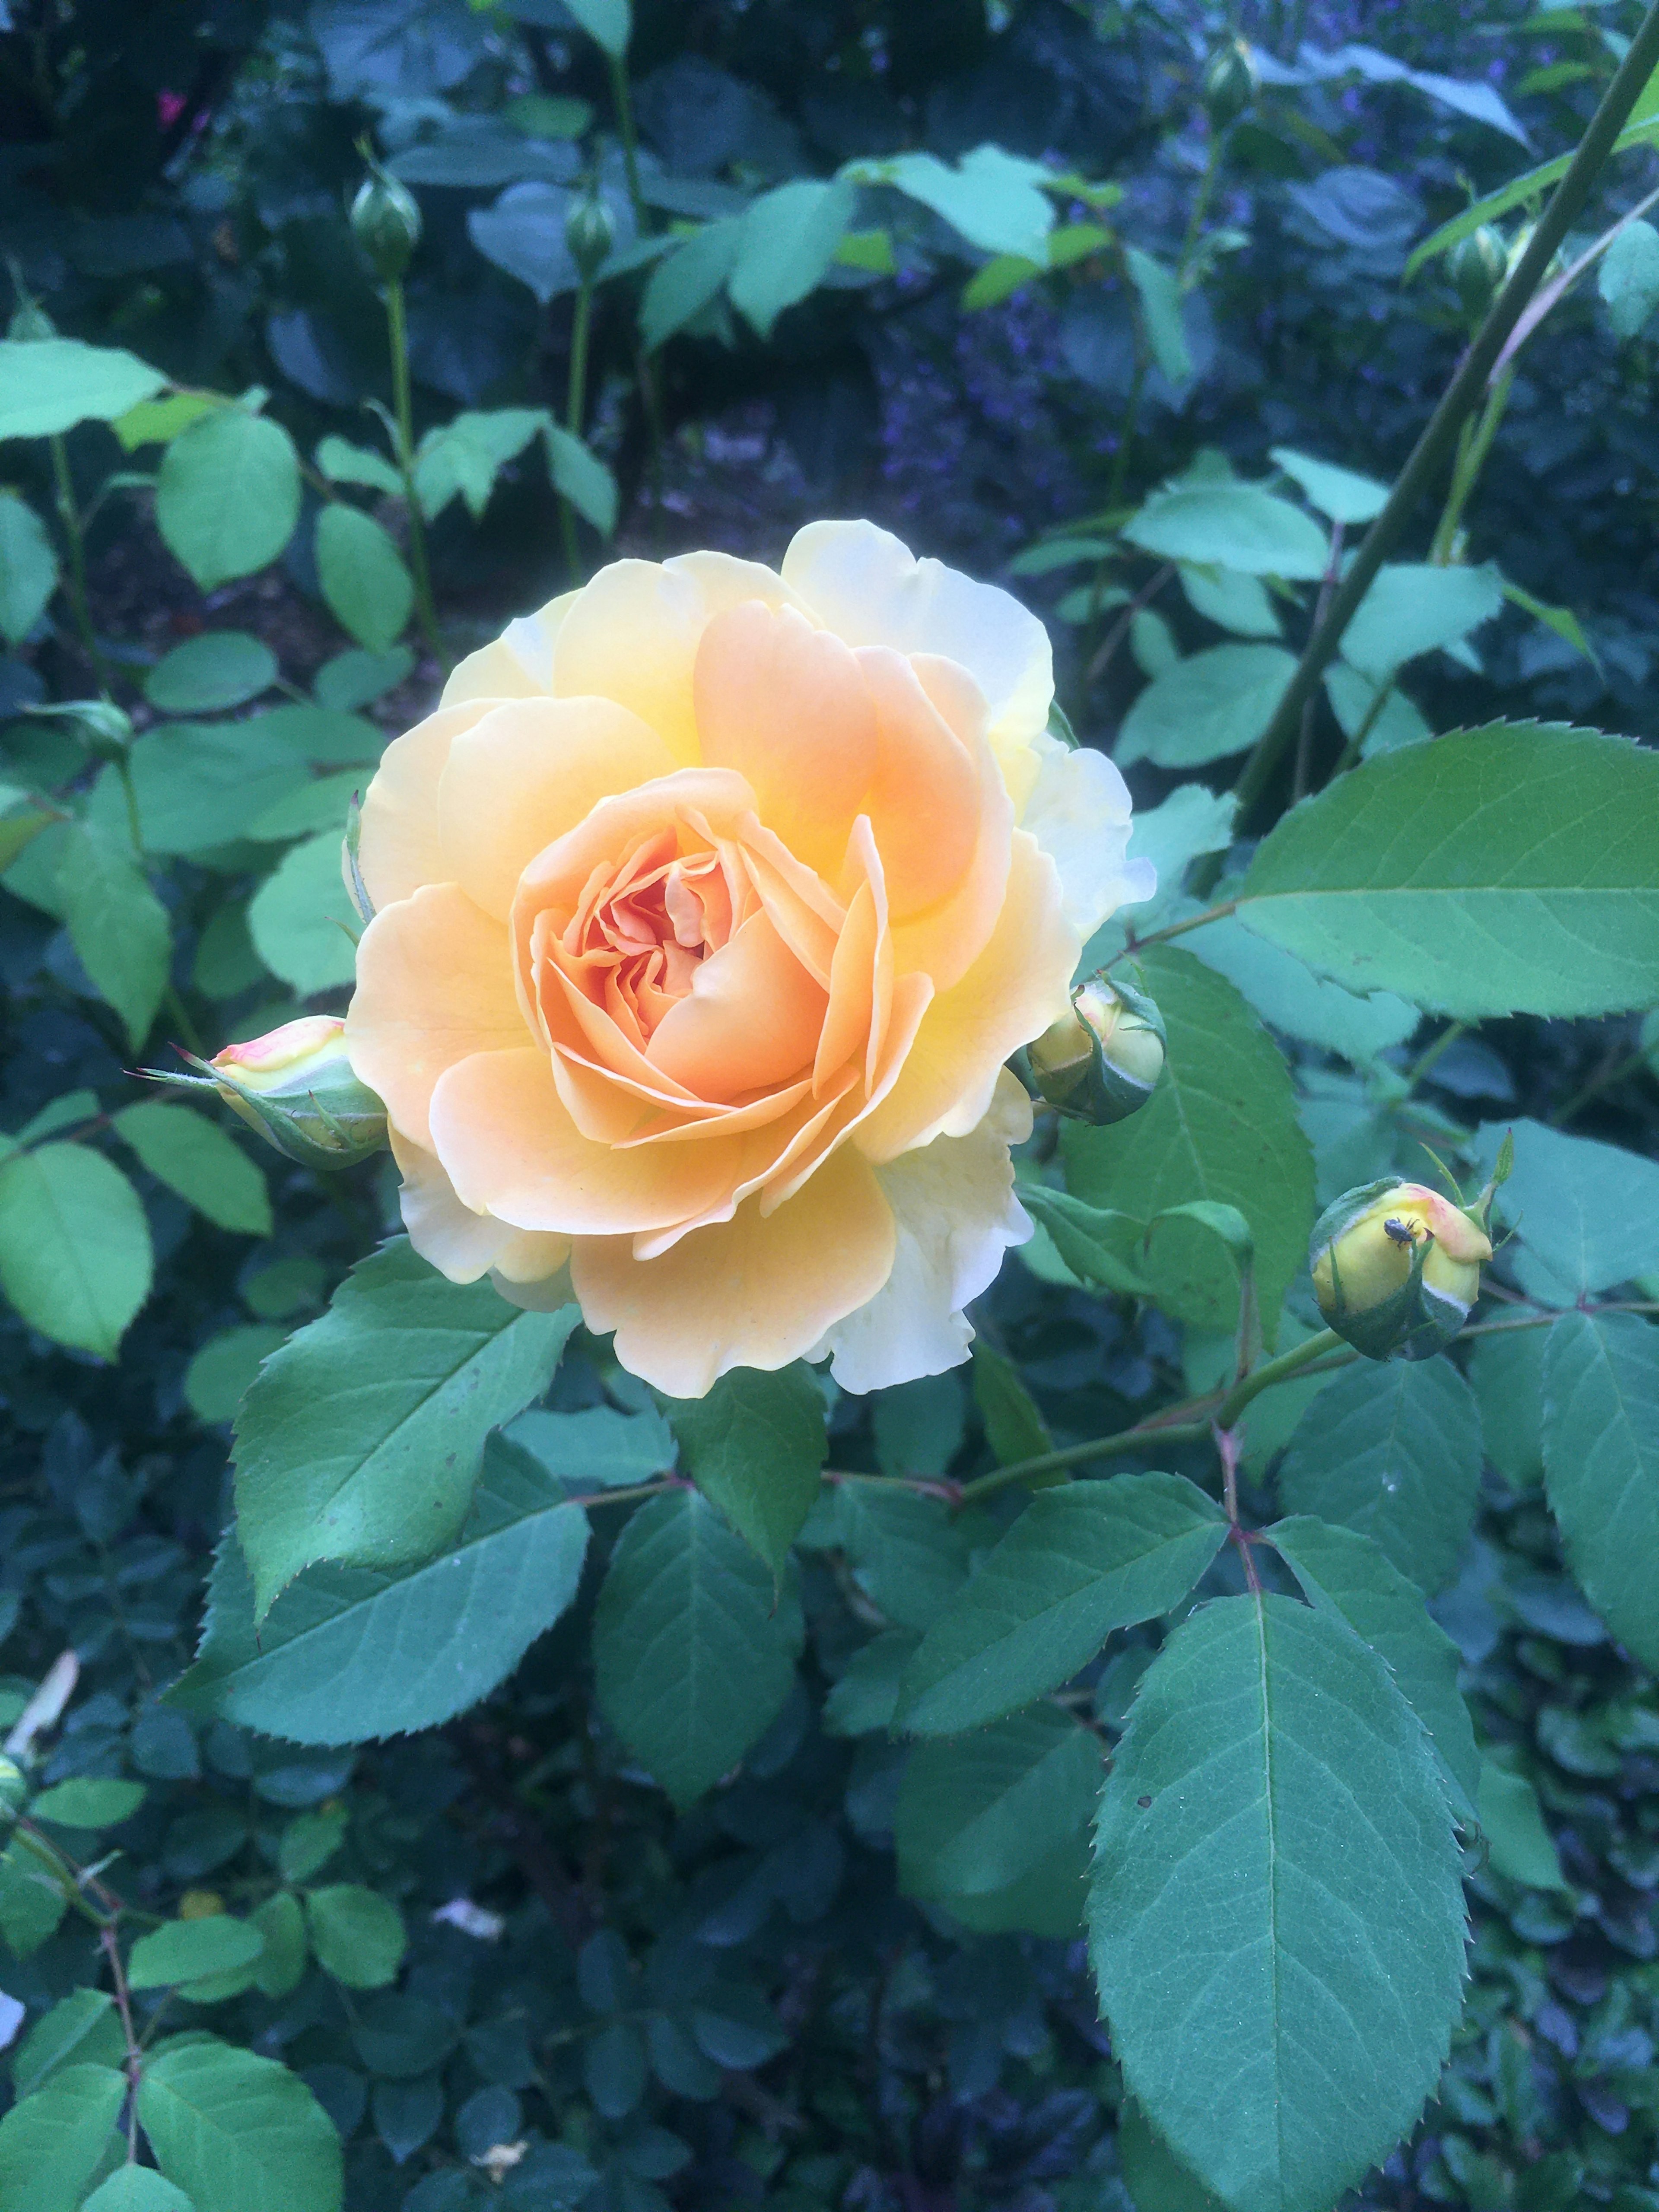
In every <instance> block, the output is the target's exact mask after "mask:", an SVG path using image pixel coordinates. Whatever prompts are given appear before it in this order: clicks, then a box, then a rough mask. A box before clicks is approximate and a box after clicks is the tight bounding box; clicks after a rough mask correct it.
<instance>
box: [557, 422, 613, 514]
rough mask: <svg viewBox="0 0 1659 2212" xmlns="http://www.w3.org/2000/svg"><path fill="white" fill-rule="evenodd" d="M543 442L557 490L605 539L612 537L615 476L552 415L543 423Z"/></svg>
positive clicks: (596, 455) (595, 454) (597, 456)
mask: <svg viewBox="0 0 1659 2212" xmlns="http://www.w3.org/2000/svg"><path fill="white" fill-rule="evenodd" d="M542 445H543V447H544V450H545V452H546V454H547V471H548V474H549V475H550V477H552V479H553V489H554V490H555V491H557V492H562V494H563V495H564V496H565V498H566V499H568V501H570V504H571V505H572V507H574V508H575V510H576V512H577V513H578V514H580V516H581V518H582V520H583V521H584V522H591V523H592V526H593V527H594V529H595V530H597V531H598V532H599V535H600V537H601V538H609V537H610V536H611V533H612V532H613V531H614V530H615V529H616V527H617V479H616V478H615V477H613V476H612V475H611V471H610V470H609V469H608V468H607V467H606V466H605V463H604V462H603V461H602V460H601V459H599V455H598V454H597V453H593V452H592V451H591V450H590V449H589V448H588V447H586V446H585V445H584V444H583V443H582V441H581V440H580V438H578V437H577V436H575V435H574V433H573V432H571V431H569V430H562V429H561V428H559V425H558V424H557V423H556V422H553V421H552V420H551V419H549V420H548V421H547V422H544V423H543V425H542Z"/></svg>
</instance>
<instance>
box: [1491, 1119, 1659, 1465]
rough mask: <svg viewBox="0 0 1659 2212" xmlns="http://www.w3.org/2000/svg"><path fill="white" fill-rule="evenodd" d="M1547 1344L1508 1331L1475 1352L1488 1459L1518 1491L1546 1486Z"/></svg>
mask: <svg viewBox="0 0 1659 2212" xmlns="http://www.w3.org/2000/svg"><path fill="white" fill-rule="evenodd" d="M1626 1157H1628V1155H1626ZM1546 1347H1547V1336H1546V1333H1545V1332H1544V1330H1542V1329H1541V1328H1505V1329H1498V1330H1495V1331H1494V1332H1493V1333H1492V1334H1491V1335H1490V1336H1478V1337H1476V1339H1475V1340H1474V1343H1473V1344H1472V1345H1471V1346H1470V1347H1469V1381H1470V1383H1471V1384H1472V1385H1473V1386H1474V1398H1475V1403H1476V1404H1477V1405H1478V1406H1479V1407H1480V1429H1481V1435H1482V1437H1483V1439H1484V1442H1485V1444H1486V1457H1487V1458H1488V1459H1489V1460H1490V1461H1491V1462H1492V1465H1493V1466H1494V1467H1495V1468H1497V1469H1498V1473H1499V1474H1501V1475H1502V1476H1503V1478H1504V1481H1505V1482H1507V1483H1510V1484H1511V1485H1512V1486H1513V1487H1514V1488H1515V1489H1516V1490H1533V1489H1535V1488H1536V1487H1537V1486H1538V1485H1539V1484H1540V1483H1541V1482H1542V1481H1543V1480H1544V1446H1543V1437H1542V1431H1543V1425H1544V1353H1545V1350H1546Z"/></svg>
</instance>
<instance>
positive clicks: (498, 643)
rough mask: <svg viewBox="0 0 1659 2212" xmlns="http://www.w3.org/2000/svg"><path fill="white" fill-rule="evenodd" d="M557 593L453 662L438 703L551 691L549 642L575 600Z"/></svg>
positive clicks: (529, 695) (527, 696) (449, 704)
mask: <svg viewBox="0 0 1659 2212" xmlns="http://www.w3.org/2000/svg"><path fill="white" fill-rule="evenodd" d="M575 597H576V594H575V593H574V592H560V594H559V596H558V598H557V599H550V600H549V601H548V603H547V605H545V606H544V607H538V608H537V610H536V611H535V613H534V614H533V615H520V616H519V617H517V619H516V620H515V621H513V622H510V623H508V624H507V628H506V629H504V630H503V631H502V632H501V635H500V636H499V637H496V638H492V639H491V640H490V641H489V644H488V645H481V646H480V647H478V650H477V652H476V653H468V654H467V656H466V658H465V659H464V660H461V661H459V662H458V663H457V664H456V666H455V670H454V672H453V675H452V676H451V677H450V678H449V681H448V682H447V684H445V685H444V690H443V700H442V704H443V705H444V706H446V707H453V706H457V705H459V703H460V702H462V701H463V700H466V699H533V698H535V697H536V696H538V694H539V695H546V694H549V693H550V692H551V691H552V689H553V641H554V640H555V639H556V637H557V635H558V634H559V630H560V627H561V625H562V623H563V621H564V618H565V617H566V615H567V614H568V612H569V611H570V609H571V606H572V605H573V604H574V600H575Z"/></svg>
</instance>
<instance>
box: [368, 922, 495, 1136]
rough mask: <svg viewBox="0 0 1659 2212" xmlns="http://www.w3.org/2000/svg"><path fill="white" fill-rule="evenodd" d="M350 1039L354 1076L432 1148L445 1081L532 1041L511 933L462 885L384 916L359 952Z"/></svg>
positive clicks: (391, 1114) (400, 1124)
mask: <svg viewBox="0 0 1659 2212" xmlns="http://www.w3.org/2000/svg"><path fill="white" fill-rule="evenodd" d="M345 1034H346V1048H347V1050H348V1051H349V1053H350V1055H351V1065H352V1067H353V1069H354V1070H355V1072H356V1074H357V1075H358V1076H359V1077H361V1079H362V1081H363V1082H365V1083H366V1084H368V1087H369V1089H370V1090H371V1091H378V1092H379V1094H380V1097H381V1098H382V1099H384V1100H385V1102H386V1113H387V1115H388V1116H389V1117H390V1119H391V1121H392V1122H393V1123H394V1124H395V1126H396V1127H398V1129H399V1130H400V1131H401V1132H402V1133H403V1134H404V1136H405V1137H407V1138H409V1139H411V1140H412V1141H413V1142H414V1143H416V1144H417V1145H422V1146H428V1148H429V1147H430V1145H431V1141H432V1139H431V1132H430V1127H429V1124H428V1118H427V1117H428V1108H429V1106H430V1103H431V1099H432V1091H433V1086H434V1085H435V1083H436V1082H437V1080H438V1079H439V1077H440V1076H441V1075H442V1074H443V1073H445V1071H446V1070H447V1069H448V1068H451V1067H453V1066H454V1065H455V1063H456V1062H457V1061H458V1060H467V1059H470V1058H471V1055H472V1054H474V1053H480V1052H485V1053H493V1052H501V1051H506V1050H510V1049H512V1048H514V1047H520V1046H524V1045H526V1044H528V1042H530V1032H529V1030H528V1029H527V1027H526V1023H525V1018H524V1015H523V1013H522V1012H520V1006H519V998H518V993H517V990H516V988H515V987H514V983H513V953H512V947H511V945H510V944H509V941H508V939H507V932H506V930H505V929H504V928H503V927H502V926H501V923H500V922H499V921H492V920H491V918H490V917H489V915H487V914H485V913H483V910H482V909H481V908H478V907H476V906H475V905H474V904H473V903H472V901H471V899H470V898H468V896H466V893H465V891H464V890H461V889H460V888H459V885H458V884H427V885H426V886H425V887H424V889H422V890H418V891H416V893H415V895H414V896H413V897H412V898H406V899H400V900H399V901H398V903H397V904H396V905H395V906H388V907H384V908H381V910H380V913H379V914H377V915H375V917H374V921H371V922H370V923H369V925H368V928H367V929H366V930H365V931H364V932H363V934H362V942H361V943H360V944H359V945H358V947H357V988H356V992H355V993H354V994H353V996H352V1000H351V1006H350V1010H349V1012H348V1013H347V1015H346V1031H345Z"/></svg>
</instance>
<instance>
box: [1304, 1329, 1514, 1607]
mask: <svg viewBox="0 0 1659 2212" xmlns="http://www.w3.org/2000/svg"><path fill="white" fill-rule="evenodd" d="M1279 1497H1280V1498H1282V1499H1283V1501H1284V1504H1285V1510H1286V1511H1287V1512H1291V1513H1296V1514H1315V1515H1317V1516H1318V1517H1319V1519H1320V1520H1322V1521H1334V1522H1339V1523H1340V1525H1341V1526H1342V1527H1343V1528H1352V1529H1354V1530H1356V1531H1357V1532H1358V1534H1360V1535H1362V1536H1369V1537H1370V1538H1371V1540H1372V1541H1373V1542H1375V1543H1376V1546H1377V1547H1378V1549H1379V1550H1380V1551H1381V1552H1382V1553H1383V1556H1384V1558H1385V1559H1389V1561H1390V1562H1391V1563H1392V1564H1393V1565H1395V1567H1397V1568H1398V1569H1399V1571H1400V1572H1401V1574H1402V1575H1406V1576H1407V1577H1410V1579H1411V1580H1412V1581H1413V1582H1414V1583H1416V1584H1417V1585H1418V1587H1419V1589H1424V1590H1427V1591H1434V1590H1437V1589H1443V1588H1444V1586H1445V1585H1446V1583H1449V1581H1450V1580H1451V1578H1452V1577H1453V1576H1454V1575H1455V1573H1456V1572H1457V1569H1458V1565H1459V1563H1460V1561H1461V1560H1462V1557H1463V1553H1464V1549H1465V1547H1466V1546H1467V1545H1468V1541H1469V1531H1470V1530H1471V1528H1473V1527H1474V1510H1475V1506H1476V1504H1477V1503H1478V1502H1479V1498H1480V1408H1479V1407H1478V1406H1477V1405H1476V1403H1475V1401H1474V1393H1473V1392H1472V1391H1471V1390H1470V1389H1469V1386H1468V1383H1466V1382H1465V1381H1464V1380H1463V1378H1462V1376H1461V1375H1460V1374H1459V1373H1458V1371H1457V1370H1456V1369H1455V1367H1454V1366H1453V1365H1452V1364H1451V1362H1450V1360H1449V1359H1420V1360H1401V1359H1395V1360H1389V1361H1387V1362H1378V1361H1376V1360H1372V1359H1361V1360H1359V1361H1358V1362H1357V1363H1356V1364H1354V1365H1353V1366H1352V1367H1348V1368H1345V1369H1344V1370H1343V1371H1342V1372H1341V1373H1340V1375H1334V1376H1332V1378H1331V1380H1330V1381H1329V1382H1328V1383H1326V1385H1325V1386H1324V1388H1323V1389H1322V1390H1321V1392H1320V1393H1319V1395H1318V1396H1317V1397H1316V1399H1315V1400H1314V1401H1313V1403H1312V1405H1311V1406H1310V1407H1309V1408H1308V1410H1307V1412H1306V1413H1304V1415H1303V1417H1302V1419H1301V1420H1300V1422H1299V1423H1298V1424H1297V1429H1296V1432H1295V1434H1294V1435H1293V1436H1292V1437H1291V1442H1290V1447H1289V1449H1288V1450H1287V1451H1286V1453H1285V1462H1284V1465H1283V1466H1282V1467H1281V1468H1280V1469H1279Z"/></svg>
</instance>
